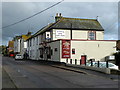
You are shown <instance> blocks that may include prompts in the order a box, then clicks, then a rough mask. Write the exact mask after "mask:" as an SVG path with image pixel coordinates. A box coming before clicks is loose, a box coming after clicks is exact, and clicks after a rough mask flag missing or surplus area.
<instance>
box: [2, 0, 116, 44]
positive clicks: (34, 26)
mask: <svg viewBox="0 0 120 90" xmlns="http://www.w3.org/2000/svg"><path fill="white" fill-rule="evenodd" d="M58 1H60V0H58ZM55 3H56V2H2V27H4V26H7V25H10V24H12V23H15V22H17V21H20V20H22V19H24V18H27V17H29V16H31V15H33V14H35V13H37V12H40V11H42V10H44V9H46V8H47V7H49V6H51V5H53V4H55ZM56 13H62V16H63V17H71V18H87V19H89V18H90V19H91V18H92V19H96V17H97V16H98V21H99V22H100V24H101V25H102V27H103V28H104V30H105V32H104V39H105V40H118V2H64V1H63V2H62V3H60V4H59V5H57V6H54V7H52V8H50V9H49V10H46V11H45V12H43V13H41V14H39V15H36V16H34V17H32V18H30V19H28V20H26V21H24V22H21V23H19V24H16V25H13V26H11V27H7V28H3V29H2V31H0V33H2V44H3V45H7V44H8V41H9V40H12V39H13V37H15V36H16V35H22V34H26V33H27V32H28V31H31V32H32V33H33V34H34V33H35V32H37V31H38V30H40V29H41V28H42V27H44V26H46V25H47V24H49V23H52V22H55V20H54V17H55V15H56ZM0 44H1V43H0Z"/></svg>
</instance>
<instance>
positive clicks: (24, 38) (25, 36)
mask: <svg viewBox="0 0 120 90" xmlns="http://www.w3.org/2000/svg"><path fill="white" fill-rule="evenodd" d="M30 37H31V35H22V38H23V40H27V39H29V38H30Z"/></svg>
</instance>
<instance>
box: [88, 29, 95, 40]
mask: <svg viewBox="0 0 120 90" xmlns="http://www.w3.org/2000/svg"><path fill="white" fill-rule="evenodd" d="M88 39H89V40H96V32H95V31H88Z"/></svg>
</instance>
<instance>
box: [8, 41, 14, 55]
mask: <svg viewBox="0 0 120 90" xmlns="http://www.w3.org/2000/svg"><path fill="white" fill-rule="evenodd" d="M10 52H14V41H9V42H8V53H10Z"/></svg>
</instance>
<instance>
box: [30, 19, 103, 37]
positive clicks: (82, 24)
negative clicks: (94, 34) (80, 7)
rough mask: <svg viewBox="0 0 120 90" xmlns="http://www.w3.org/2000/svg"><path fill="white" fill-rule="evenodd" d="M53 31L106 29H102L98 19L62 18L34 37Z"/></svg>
mask: <svg viewBox="0 0 120 90" xmlns="http://www.w3.org/2000/svg"><path fill="white" fill-rule="evenodd" d="M51 29H73V30H95V31H104V29H103V28H102V26H101V25H100V23H99V22H98V21H97V20H96V19H80V18H66V17H61V19H60V20H58V21H56V22H55V23H51V24H49V25H46V26H45V27H43V28H42V29H40V30H39V31H38V32H36V33H35V34H34V35H33V36H32V37H35V36H37V35H39V34H41V33H43V32H46V31H48V30H51ZM32 37H31V38H32Z"/></svg>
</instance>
